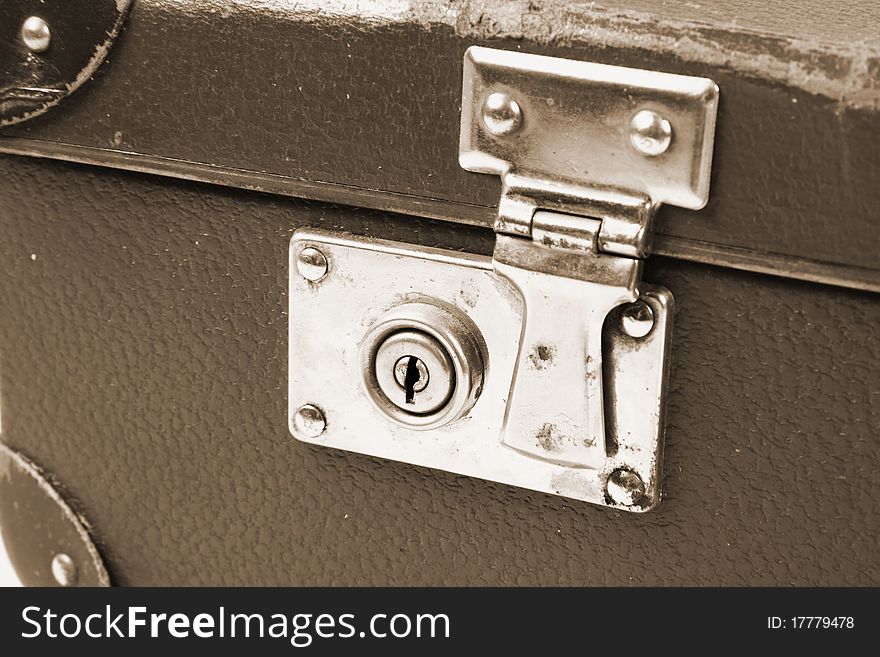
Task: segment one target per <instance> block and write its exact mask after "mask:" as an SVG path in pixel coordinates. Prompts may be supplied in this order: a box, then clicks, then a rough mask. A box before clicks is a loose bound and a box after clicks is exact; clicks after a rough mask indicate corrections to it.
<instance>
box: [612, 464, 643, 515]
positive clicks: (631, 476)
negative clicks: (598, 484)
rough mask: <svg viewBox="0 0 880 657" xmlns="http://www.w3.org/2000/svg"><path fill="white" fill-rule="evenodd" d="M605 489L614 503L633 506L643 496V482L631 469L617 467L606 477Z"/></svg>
mask: <svg viewBox="0 0 880 657" xmlns="http://www.w3.org/2000/svg"><path fill="white" fill-rule="evenodd" d="M605 490H606V492H607V493H608V497H610V498H611V501H612V502H614V503H615V504H620V505H622V506H634V505H636V504H638V503H639V502H640V501H641V499H642V497H644V495H645V484H644V482H642V478H641V477H639V475H637V474H636V473H635V472H633V471H632V470H626V469H624V468H618V469H617V470H615V471H614V472H612V473H611V476H610V477H608V481H607V482H606V484H605Z"/></svg>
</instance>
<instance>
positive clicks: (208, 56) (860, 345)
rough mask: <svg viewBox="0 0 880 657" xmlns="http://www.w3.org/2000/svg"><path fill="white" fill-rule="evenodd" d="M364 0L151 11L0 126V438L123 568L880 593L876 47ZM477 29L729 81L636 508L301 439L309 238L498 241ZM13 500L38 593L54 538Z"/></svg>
mask: <svg viewBox="0 0 880 657" xmlns="http://www.w3.org/2000/svg"><path fill="white" fill-rule="evenodd" d="M11 4H15V3H11ZM355 4H356V3H345V2H341V3H329V8H321V7H319V5H318V3H305V5H304V6H299V7H298V8H293V7H290V8H288V7H287V6H286V5H283V4H280V5H278V6H274V5H273V6H271V7H266V6H264V5H263V3H257V2H253V3H250V2H225V1H224V2H189V1H188V2H183V3H171V4H169V3H165V2H158V1H156V0H140V1H139V2H137V3H135V4H134V6H133V7H132V8H131V9H130V11H129V12H128V15H127V16H125V17H123V18H121V19H120V20H121V21H123V20H124V22H121V23H120V25H121V26H122V27H121V29H119V30H118V35H113V37H112V39H113V44H112V48H110V50H109V53H108V54H107V56H106V60H105V61H103V63H100V64H98V65H97V67H96V68H95V71H94V74H93V77H92V79H91V80H89V81H88V82H87V83H86V84H84V85H83V86H82V88H81V89H79V90H76V91H74V92H73V93H71V94H70V95H69V96H68V97H64V98H63V99H61V100H59V101H58V102H57V104H55V105H54V106H52V107H49V108H47V109H46V110H45V113H43V114H41V115H39V116H34V117H32V118H27V119H26V120H23V121H16V122H14V123H12V122H10V124H9V125H8V126H6V127H5V128H3V129H2V136H0V151H3V152H4V153H5V154H3V155H2V157H0V167H2V171H3V175H2V177H0V185H2V192H3V199H4V202H3V204H2V207H0V213H2V215H0V217H2V221H0V230H2V238H0V250H2V258H0V267H2V270H0V273H2V275H0V293H2V300H3V313H2V314H0V326H2V332H0V334H2V340H0V367H2V369H0V391H2V392H0V402H2V420H3V422H2V441H3V443H4V445H5V446H6V448H7V449H8V450H9V451H10V452H12V453H15V454H18V455H21V456H22V457H23V458H24V459H26V460H27V462H29V463H31V464H34V465H35V466H37V467H38V468H39V475H38V478H40V479H42V480H44V481H45V482H46V485H48V486H50V487H52V488H53V489H54V490H56V491H58V494H59V497H60V498H62V499H63V500H64V502H65V504H66V505H68V506H69V508H70V509H71V510H72V511H73V513H74V515H75V516H76V517H77V518H79V519H80V520H81V521H82V526H83V527H85V529H86V533H87V534H88V537H87V538H86V539H85V540H86V541H91V542H92V544H93V545H94V547H95V550H96V552H97V554H96V555H95V554H93V553H91V552H90V553H89V554H90V555H91V556H92V557H94V558H95V559H97V560H99V561H100V562H101V565H102V566H103V567H104V568H106V572H107V573H108V574H109V575H108V576H109V580H110V581H112V582H113V583H115V584H121V585H192V584H223V585H279V584H295V585H300V584H310V585H319V584H326V585H334V584H348V585H452V584H457V585H629V584H655V585H785V584H795V585H865V584H876V583H877V582H878V569H880V559H878V556H877V550H876V545H877V540H878V531H880V518H878V510H877V505H876V502H875V497H876V491H877V484H878V475H877V472H878V468H877V466H878V442H877V430H878V428H880V416H878V400H877V395H878V391H880V303H878V298H877V292H878V291H880V259H878V254H880V239H878V237H877V230H876V210H875V208H876V205H877V201H878V200H880V198H878V196H880V192H878V188H877V186H876V180H877V177H878V173H880V157H878V155H877V152H876V148H877V135H878V127H880V111H878V107H880V102H878V96H877V88H878V85H877V67H876V66H873V65H872V64H871V62H875V61H878V58H880V54H878V53H880V44H878V43H877V42H876V36H873V37H871V36H870V35H868V36H866V37H865V39H864V40H862V41H860V42H859V44H858V45H852V44H844V45H839V44H841V43H842V42H843V39H841V38H839V35H840V34H843V33H846V34H853V30H857V29H859V28H858V26H857V25H851V24H845V25H839V24H837V23H835V24H831V26H829V27H827V28H826V31H825V32H824V33H823V34H822V35H818V36H817V35H815V34H814V33H813V31H812V30H814V28H813V27H812V26H810V25H799V26H797V27H796V28H792V27H789V28H785V29H788V30H794V31H796V32H797V31H798V30H799V31H800V32H797V33H786V32H785V29H783V28H781V27H779V26H778V25H777V24H775V23H774V22H773V17H772V16H769V15H768V16H763V15H758V17H757V18H755V20H756V21H763V22H761V24H760V25H757V26H749V27H747V28H743V27H741V28H732V27H730V26H729V23H727V22H725V20H724V19H725V17H724V16H722V15H715V14H711V12H722V11H724V10H721V9H709V10H707V11H709V12H710V15H709V16H707V17H706V18H705V21H693V20H690V19H689V18H688V17H683V16H675V15H671V14H670V13H669V12H675V11H677V10H671V9H668V8H664V7H662V6H660V4H659V3H651V2H645V3H640V4H644V5H646V6H645V7H636V8H634V7H630V8H629V9H626V10H620V11H612V10H607V11H606V10H600V9H596V8H584V7H583V6H581V5H579V4H578V3H518V2H517V3H495V2H489V3H480V4H481V5H485V7H482V6H481V7H479V8H478V7H476V6H471V5H468V6H466V7H460V6H458V5H456V4H455V3H441V2H438V3H400V4H401V7H396V6H395V7H392V8H387V7H386V8H384V9H376V10H375V11H373V12H372V13H371V12H370V11H368V10H364V9H363V8H357V7H354V5H355ZM392 4H393V3H392ZM630 4H631V5H633V4H634V3H630ZM649 5H650V6H649ZM655 5H657V6H655ZM863 9H864V11H865V12H870V11H872V9H870V8H863ZM10 11H11V10H10ZM854 11H855V10H854ZM664 12H666V13H665V14H664ZM58 20H62V19H61V18H59V19H58ZM859 22H861V21H860V20H854V21H853V23H855V24H857V23H859ZM16 24H17V22H16ZM112 24H113V25H115V23H112ZM163 26H167V29H163ZM63 29H64V28H63V27H62V24H60V23H59V24H58V27H57V28H53V32H52V34H53V37H52V38H53V40H55V42H60V41H58V40H59V39H62V38H63V36H62V35H63V33H64V32H63ZM835 30H837V32H835ZM111 32H112V30H111V31H110V32H107V34H108V35H109V34H111ZM814 37H815V38H814ZM676 44H678V45H676ZM807 44H809V45H807ZM473 45H481V46H489V47H491V48H493V49H497V50H509V51H523V52H528V53H534V54H541V55H548V56H552V57H557V58H559V59H565V60H575V61H590V62H598V63H602V64H610V65H615V66H627V67H634V68H639V69H647V70H653V71H664V72H668V73H678V74H682V75H688V76H701V77H706V78H711V79H712V80H714V81H715V82H716V83H717V84H718V87H719V88H720V90H721V95H720V104H719V107H718V118H717V127H716V136H715V155H714V159H713V165H712V179H711V189H710V192H709V203H708V205H707V206H706V207H705V208H704V209H702V210H698V211H693V210H687V209H682V208H678V207H673V205H671V204H667V205H664V206H663V207H662V208H661V209H660V210H659V211H658V213H657V216H656V220H655V233H656V234H655V239H654V248H653V255H651V256H650V257H649V258H647V260H646V262H645V271H644V274H643V278H644V280H645V281H650V283H652V284H656V285H660V286H663V287H665V288H667V289H668V290H671V291H672V293H673V294H674V297H675V312H674V319H675V328H674V333H673V337H672V340H671V350H670V365H669V382H668V405H667V407H666V411H665V412H666V422H665V425H666V439H665V450H664V453H665V456H664V463H663V468H662V478H661V482H660V485H661V488H662V491H663V501H662V503H661V504H660V505H659V506H658V507H657V508H656V509H653V510H651V511H649V512H647V513H644V514H632V513H626V512H625V511H622V510H620V509H613V508H605V507H603V506H601V505H590V504H587V503H585V502H582V501H577V500H572V499H569V498H567V497H563V496H558V495H553V494H547V493H546V492H540V491H534V490H527V489H525V488H519V487H512V486H509V485H506V484H504V483H498V482H493V481H487V480H484V479H480V478H474V477H467V476H462V475H459V474H453V473H450V472H445V471H443V470H441V469H435V468H430V467H424V466H421V465H413V464H411V463H405V462H400V461H396V460H390V459H387V458H378V457H376V456H370V455H365V454H359V453H355V452H352V451H342V450H335V449H331V448H328V447H326V446H321V445H313V444H308V443H306V442H301V441H297V440H295V439H294V437H293V436H292V435H291V432H290V428H289V426H288V422H289V420H290V411H289V409H288V404H289V402H290V399H289V392H288V381H289V379H290V377H291V376H292V372H291V371H290V369H289V365H288V363H289V360H288V357H289V354H288V347H289V346H290V344H291V342H290V336H289V332H288V329H289V326H290V322H291V317H290V314H289V312H290V313H296V305H293V306H292V307H290V308H289V301H290V294H291V287H290V285H291V276H292V269H291V267H292V263H291V260H290V251H289V249H290V245H291V239H292V238H293V236H294V233H295V232H296V231H297V230H302V229H317V230H321V231H325V232H329V233H331V234H334V235H336V234H340V235H341V234H345V235H351V236H355V238H357V239H359V238H361V237H369V238H381V239H382V240H388V241H394V242H397V243H400V244H404V245H409V246H411V247H412V248H417V249H443V250H444V251H449V252H456V253H467V254H471V255H476V256H480V257H490V256H491V255H492V253H493V249H494V248H495V244H496V239H497V236H496V233H495V232H494V231H493V222H494V221H495V217H496V214H497V212H498V210H497V206H498V196H499V184H498V179H497V178H496V177H494V176H487V175H480V174H474V173H469V172H467V171H465V170H464V169H463V168H461V166H459V160H458V148H459V134H458V132H459V122H460V117H461V111H462V61H463V57H464V53H465V51H466V50H467V48H468V47H470V46H473ZM14 52H18V51H14ZM51 52H52V51H51V50H49V51H47V53H51ZM9 57H12V55H9ZM865 62H867V64H865ZM862 65H864V66H862ZM860 66H862V68H859V67H860ZM11 114H12V112H10V114H9V115H10V116H11ZM404 275H405V272H398V274H397V276H404ZM394 278H395V276H388V275H386V276H385V277H384V278H383V277H381V276H378V275H377V279H376V280H375V281H371V285H372V286H374V287H376V288H378V289H381V288H383V286H384V287H390V286H393V285H395V281H394ZM288 311H289V312H288ZM499 321H501V320H499ZM290 356H291V359H292V360H291V361H290V362H295V354H292V355H290ZM490 357H491V354H490ZM299 366H301V367H310V368H313V369H314V370H315V371H317V372H321V371H324V370H326V371H327V372H328V374H327V376H331V374H330V372H331V370H332V369H333V368H334V367H337V364H336V363H334V362H332V361H331V362H327V361H326V360H324V361H321V360H319V361H317V362H309V363H307V364H305V365H299ZM327 419H328V423H329V422H331V421H332V416H330V415H328V418H327ZM370 439H371V436H369V435H365V436H364V440H370ZM34 480H36V479H34ZM7 481H8V483H7V487H6V490H5V492H4V494H5V495H6V496H7V497H6V499H7V500H11V499H13V498H15V497H16V495H22V496H23V497H25V496H26V495H27V494H28V493H27V492H26V490H25V489H26V488H27V485H26V484H23V483H22V484H16V483H15V482H16V481H18V480H14V478H8V480H7ZM16 491H18V492H16ZM0 507H2V515H0V521H2V523H3V524H2V525H0V526H2V527H3V530H4V539H5V540H6V542H7V544H8V545H9V546H10V553H12V554H13V557H15V554H19V555H28V554H30V555H32V559H30V560H29V558H28V557H25V556H21V557H20V558H19V559H18V561H17V563H16V566H17V568H18V569H19V572H20V573H21V575H22V577H23V579H24V580H25V581H26V582H27V581H28V579H29V578H30V580H31V581H32V582H34V583H41V582H43V581H44V580H43V579H41V578H44V577H47V576H48V574H47V571H46V568H45V563H46V562H47V560H48V559H51V556H52V555H51V554H50V553H51V552H52V550H53V549H56V551H57V549H58V547H57V546H56V547H55V548H53V547H52V546H46V547H45V550H48V552H46V553H45V554H44V552H43V549H44V548H43V545H42V543H40V546H41V547H40V549H39V550H37V549H34V548H33V546H34V545H35V543H33V542H34V541H36V540H37V539H35V538H33V537H32V536H31V537H30V538H27V537H28V536H30V534H28V533H27V532H25V531H23V530H22V531H19V532H18V533H15V532H14V531H13V530H8V528H9V527H13V528H15V527H19V526H20V525H22V523H23V522H24V521H23V520H22V518H20V517H19V516H18V515H16V513H15V512H14V510H13V509H12V506H11V505H0ZM47 522H48V521H47ZM59 522H60V521H59ZM16 536H19V537H20V539H16ZM17 540H20V541H23V543H20V544H19V543H17ZM28 541H31V542H30V543H29V542H28ZM47 555H48V556H47ZM90 558H91V557H90ZM40 564H42V570H40V568H41V566H40ZM37 571H39V574H38V573H37Z"/></svg>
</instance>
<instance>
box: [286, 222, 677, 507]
mask: <svg viewBox="0 0 880 657" xmlns="http://www.w3.org/2000/svg"><path fill="white" fill-rule="evenodd" d="M308 248H313V249H317V250H319V251H321V252H322V253H323V254H324V255H325V256H326V257H327V260H328V262H329V263H330V267H329V269H328V272H327V274H326V276H324V277H323V278H322V279H321V281H320V282H319V283H318V284H314V283H311V282H310V281H308V280H307V279H306V278H304V277H302V276H301V275H300V274H299V272H298V271H297V269H296V262H297V260H298V258H299V254H300V253H301V252H302V251H303V250H304V249H308ZM290 265H291V276H290V318H289V323H290V343H289V350H290V351H289V359H290V361H289V388H288V400H289V405H290V406H289V409H290V411H289V412H290V429H291V432H292V433H293V434H294V436H296V437H297V438H299V439H300V440H304V441H307V442H311V443H314V444H317V445H324V446H326V447H334V448H338V449H345V450H349V451H354V452H360V453H363V454H371V455H374V456H379V457H384V458H388V459H393V460H397V461H404V462H407V463H414V464H417V465H423V466H427V467H431V468H438V469H441V470H447V471H449V472H456V473H459V474H464V475H469V476H473V477H480V478H483V479H489V480H493V481H499V482H503V483H507V484H512V485H515V486H520V487H523V488H531V489H535V490H539V491H543V492H546V493H551V494H554V495H564V496H566V497H571V498H575V499H579V500H585V501H588V502H593V503H596V504H604V505H610V506H615V507H617V508H621V509H626V510H632V511H646V510H648V509H650V508H652V507H653V506H654V505H655V504H656V503H657V501H659V496H658V481H657V467H658V464H659V455H658V454H657V453H656V452H655V451H654V446H655V445H659V444H660V436H661V435H662V426H663V423H662V420H663V415H664V408H663V403H662V399H663V395H662V394H661V391H662V390H663V389H664V388H665V386H666V373H667V362H668V353H669V345H668V339H669V331H670V329H671V319H672V307H671V304H672V297H671V295H669V293H668V292H667V291H666V290H664V289H663V288H655V287H653V286H648V285H642V289H641V297H640V302H641V303H644V304H645V305H646V306H647V307H649V308H650V309H651V316H652V317H653V323H652V327H651V329H650V331H649V332H648V333H647V334H646V335H645V336H643V337H641V338H634V337H632V336H630V335H628V334H627V333H626V331H625V330H624V322H623V320H622V313H623V312H625V311H626V310H627V308H628V306H622V307H619V308H616V309H614V310H613V311H612V312H611V313H610V314H609V316H608V319H607V321H606V322H605V328H604V331H603V334H602V342H603V344H602V350H603V353H604V354H605V359H604V363H603V366H604V367H603V371H602V373H601V376H602V377H603V378H604V380H605V394H606V395H607V403H608V409H609V412H608V414H607V416H606V423H607V426H608V430H607V433H606V434H605V435H606V442H607V454H606V455H605V457H604V458H603V459H602V462H601V464H600V465H599V467H595V468H590V467H578V466H573V465H571V464H569V463H567V462H566V461H565V459H564V458H553V454H560V453H563V451H564V450H565V437H564V435H563V434H562V432H561V430H560V429H561V428H560V426H559V423H558V422H555V421H554V418H553V417H552V415H550V413H549V412H548V414H547V415H546V417H547V419H546V422H545V424H544V425H542V426H541V427H540V428H539V431H538V432H537V435H534V436H532V440H533V447H534V449H535V450H538V449H541V450H543V451H544V452H545V453H546V454H547V455H548V456H549V457H550V458H535V457H534V456H533V455H531V454H529V453H526V452H525V451H523V450H518V449H511V447H510V446H508V445H506V444H505V443H503V442H501V440H499V436H501V434H502V428H503V426H504V418H505V409H506V408H507V406H508V395H509V393H510V385H511V381H512V380H513V379H514V374H515V371H516V370H517V367H518V366H517V355H518V353H519V345H520V342H521V339H522V335H521V333H522V327H523V313H524V308H525V303H524V298H523V297H522V295H521V294H520V292H519V291H518V290H517V288H516V287H515V286H514V285H513V284H512V283H511V282H510V281H509V280H507V279H506V278H504V277H502V276H499V275H498V273H496V271H495V265H494V263H493V261H492V259H491V258H488V257H484V256H473V255H468V254H462V253H458V252H452V251H445V250H441V249H431V248H423V247H417V246H413V245H408V244H401V243H396V242H388V241H383V240H377V239H369V238H358V237H351V236H344V235H340V234H334V233H330V232H324V231H312V230H303V231H298V232H297V233H295V234H294V236H293V240H292V241H291V247H290ZM388 281H394V283H393V284H391V285H389V284H388ZM430 308H435V309H440V310H442V311H443V312H444V313H448V315H446V316H445V317H446V319H443V317H444V316H443V315H442V314H434V315H432V314H431V313H430V312H429V309H430ZM419 309H421V310H419ZM420 313H424V314H422V315H420ZM420 317H421V318H422V321H420V320H419V318H420ZM425 317H433V318H432V319H430V321H424V318H425ZM438 317H440V318H441V319H439V320H438ZM449 317H457V318H459V319H461V318H467V319H468V322H469V324H470V326H467V327H465V331H464V332H463V333H461V334H459V335H458V337H456V338H455V339H456V340H461V341H462V342H465V343H466V341H467V340H468V339H471V338H472V339H473V340H474V341H475V342H476V344H477V345H478V350H477V352H476V353H475V352H473V351H472V352H471V353H470V355H467V354H466V352H467V349H468V347H467V346H465V348H463V349H462V352H461V358H460V361H459V362H460V367H461V368H463V371H465V372H467V374H468V377H469V378H468V381H469V383H465V384H463V386H464V387H463V388H461V389H458V390H457V391H456V393H455V394H461V397H460V398H461V399H463V400H465V401H464V405H463V406H460V407H457V408H456V409H454V410H450V411H448V412H449V415H447V416H446V417H445V418H442V419H439V418H434V428H433V429H431V430H425V427H424V425H422V426H419V424H418V422H419V419H418V416H414V417H412V418H407V417H406V416H403V415H400V416H395V414H394V413H392V412H388V411H387V409H385V408H382V407H381V403H377V394H378V393H377V391H378V390H379V385H378V384H377V383H375V384H372V385H371V384H370V383H368V382H367V381H365V373H367V372H369V365H368V364H369V362H370V361H369V360H366V361H365V358H364V354H366V353H371V352H372V351H373V349H375V348H376V347H374V345H376V344H377V338H376V336H377V331H384V330H385V328H383V327H387V325H388V323H389V320H393V321H392V322H391V324H392V326H393V327H394V330H392V331H390V333H389V334H390V335H396V334H399V333H401V332H404V331H408V330H411V329H414V330H416V331H419V330H422V329H424V328H428V329H430V330H431V331H435V332H437V333H440V332H441V331H443V330H448V329H443V328H442V327H440V324H441V322H443V321H450V320H449V319H448V318H449ZM398 322H399V323H398ZM548 323H552V324H553V325H555V326H557V328H558V332H559V334H560V335H562V334H563V333H564V332H565V331H567V330H569V328H570V325H571V321H569V320H568V319H567V318H565V317H554V318H549V319H548ZM414 324H415V325H414ZM438 327H439V328H438ZM458 330H459V331H462V329H461V328H459V329H458ZM468 336H469V337H468ZM404 338H405V336H404ZM378 341H379V344H381V341H380V340H378ZM402 342H403V343H404V344H405V343H406V340H405V339H404V340H402ZM395 348H396V347H395ZM446 348H447V349H450V348H451V347H448V346H447V347H446ZM402 350H403V351H408V349H407V348H406V347H405V346H404V347H402ZM395 355H396V354H395ZM562 358H564V354H563V353H562V352H561V351H559V348H558V347H555V348H550V347H548V348H546V349H535V350H534V352H533V353H531V354H530V357H529V358H528V359H527V361H526V364H525V365H524V366H525V367H526V368H528V369H529V371H533V372H543V373H544V375H545V379H544V383H545V384H546V389H545V390H543V391H542V393H541V397H540V398H539V399H537V400H536V404H541V405H546V406H547V408H548V409H550V408H552V407H553V406H554V400H553V396H554V395H557V394H560V395H561V394H566V393H565V392H564V391H562V390H560V389H559V385H560V383H559V382H557V381H556V377H557V375H555V374H554V373H555V372H565V371H567V370H568V365H567V364H566V363H564V362H562V360H561V359H562ZM392 360H394V356H392V357H390V358H388V359H387V360H386V361H385V362H386V365H385V366H386V367H391V368H392V370H393V371H392V372H391V373H390V376H392V377H393V376H394V374H395V373H396V368H395V367H394V366H391V365H390V363H391V361H392ZM315 363H324V364H326V366H324V367H316V366H315ZM447 367H448V366H446V365H442V366H441V370H440V379H441V381H440V385H441V387H442V388H444V389H445V386H446V385H449V384H448V379H445V378H443V377H446V376H447V373H446V368H447ZM557 368H560V369H557ZM457 374H458V371H456V375H457ZM428 375H429V379H428V382H427V386H426V387H425V388H424V389H423V390H422V391H421V393H423V392H425V391H427V390H429V389H430V388H431V386H432V385H434V384H435V383H437V373H436V372H435V371H434V366H433V365H429V367H428ZM405 382H406V379H405V374H404V383H405ZM460 383H461V382H460V380H459V379H458V378H456V380H455V383H454V384H453V385H456V386H457V385H459V384H460ZM396 385H399V384H398V382H397V381H396V380H395V381H386V382H385V383H384V384H383V386H384V387H386V388H387V387H389V386H396ZM464 392H466V393H467V394H463V393H464ZM421 393H416V397H417V395H418V394H421ZM397 394H398V397H397V398H396V399H397V401H398V403H400V402H401V401H402V403H400V406H401V407H402V408H400V409H399V410H400V412H401V413H405V412H406V410H405V406H406V402H405V390H399V391H398V392H397ZM440 396H442V394H441V395H440ZM380 399H381V398H380ZM304 408H305V409H307V410H308V413H305V415H306V416H308V417H312V416H313V415H314V411H312V409H315V410H317V409H318V408H320V409H321V410H320V413H321V415H320V422H319V425H320V431H315V430H313V429H314V424H313V423H312V422H311V421H309V422H305V421H304V420H303V416H304V412H303V409H304ZM447 408H451V407H447ZM540 410H541V409H540V408H539V409H538V411H540ZM325 418H326V421H325ZM618 470H624V471H626V472H633V473H638V477H639V479H640V480H641V481H642V482H643V483H642V492H641V493H640V494H639V495H636V494H635V493H634V492H631V493H628V494H623V493H622V492H621V491H623V490H624V488H625V487H626V485H629V486H630V487H631V488H632V479H633V478H632V477H628V478H625V479H622V480H620V481H618V479H619V475H617V478H615V479H614V480H613V481H611V483H609V477H610V476H611V475H612V474H613V473H615V472H617V471H618ZM633 490H635V489H633ZM636 498H638V499H636Z"/></svg>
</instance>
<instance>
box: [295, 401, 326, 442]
mask: <svg viewBox="0 0 880 657" xmlns="http://www.w3.org/2000/svg"><path fill="white" fill-rule="evenodd" d="M293 428H294V431H296V433H299V434H302V435H303V436H306V437H307V438H317V437H318V436H320V435H321V434H322V433H324V429H326V428H327V420H326V419H325V418H324V414H323V413H322V412H321V409H320V408H318V407H317V406H313V405H312V404H303V405H302V406H300V407H299V408H298V409H296V413H294V414H293Z"/></svg>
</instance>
